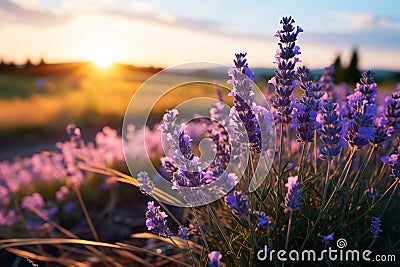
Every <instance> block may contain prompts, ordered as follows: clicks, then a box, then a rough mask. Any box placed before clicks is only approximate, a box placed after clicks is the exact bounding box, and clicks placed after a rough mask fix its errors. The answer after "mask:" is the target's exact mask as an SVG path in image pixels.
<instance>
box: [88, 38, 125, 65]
mask: <svg viewBox="0 0 400 267" xmlns="http://www.w3.org/2000/svg"><path fill="white" fill-rule="evenodd" d="M91 41H92V42H93V44H88V45H87V46H85V48H84V49H83V51H82V52H83V58H85V59H86V60H90V61H91V62H93V63H94V64H95V65H96V66H97V67H99V68H103V69H105V68H108V67H110V66H111V65H112V64H114V63H115V62H116V61H117V60H118V59H120V58H121V55H120V52H121V49H118V46H117V45H114V44H113V43H111V42H109V43H105V42H104V40H99V41H97V40H91Z"/></svg>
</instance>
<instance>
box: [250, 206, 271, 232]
mask: <svg viewBox="0 0 400 267" xmlns="http://www.w3.org/2000/svg"><path fill="white" fill-rule="evenodd" d="M253 214H254V215H256V217H257V227H259V228H266V229H268V230H270V231H272V230H273V229H274V228H273V227H272V225H271V218H270V217H268V216H266V215H265V213H264V212H263V211H261V212H260V211H253Z"/></svg>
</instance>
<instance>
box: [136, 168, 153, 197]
mask: <svg viewBox="0 0 400 267" xmlns="http://www.w3.org/2000/svg"><path fill="white" fill-rule="evenodd" d="M137 177H138V178H137V182H138V184H139V187H140V191H141V192H142V193H144V194H148V193H150V192H151V191H153V188H154V183H153V181H152V180H151V179H150V177H149V174H148V173H147V172H139V173H138V174H137Z"/></svg>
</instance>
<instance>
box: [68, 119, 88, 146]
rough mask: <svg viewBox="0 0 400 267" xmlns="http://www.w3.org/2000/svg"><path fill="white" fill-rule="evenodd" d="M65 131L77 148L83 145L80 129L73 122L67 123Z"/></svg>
mask: <svg viewBox="0 0 400 267" xmlns="http://www.w3.org/2000/svg"><path fill="white" fill-rule="evenodd" d="M65 131H66V132H67V134H68V136H69V137H70V138H71V142H72V143H74V144H75V146H76V147H77V148H81V147H83V146H84V145H85V143H84V141H83V138H82V133H81V129H79V128H78V127H76V125H75V124H73V123H69V124H68V125H67V127H66V128H65Z"/></svg>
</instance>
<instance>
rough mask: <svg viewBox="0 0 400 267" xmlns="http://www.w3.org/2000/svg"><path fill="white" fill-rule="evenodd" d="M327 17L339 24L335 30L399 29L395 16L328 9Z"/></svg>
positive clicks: (398, 22)
mask: <svg viewBox="0 0 400 267" xmlns="http://www.w3.org/2000/svg"><path fill="white" fill-rule="evenodd" d="M327 17H328V18H330V19H331V20H334V22H333V23H334V24H337V25H339V26H340V27H337V29H336V31H342V32H359V31H362V32H366V31H378V30H397V31H400V20H399V19H396V18H391V17H386V16H378V15H374V14H372V13H369V12H349V11H344V10H340V11H329V12H328V13H327Z"/></svg>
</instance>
